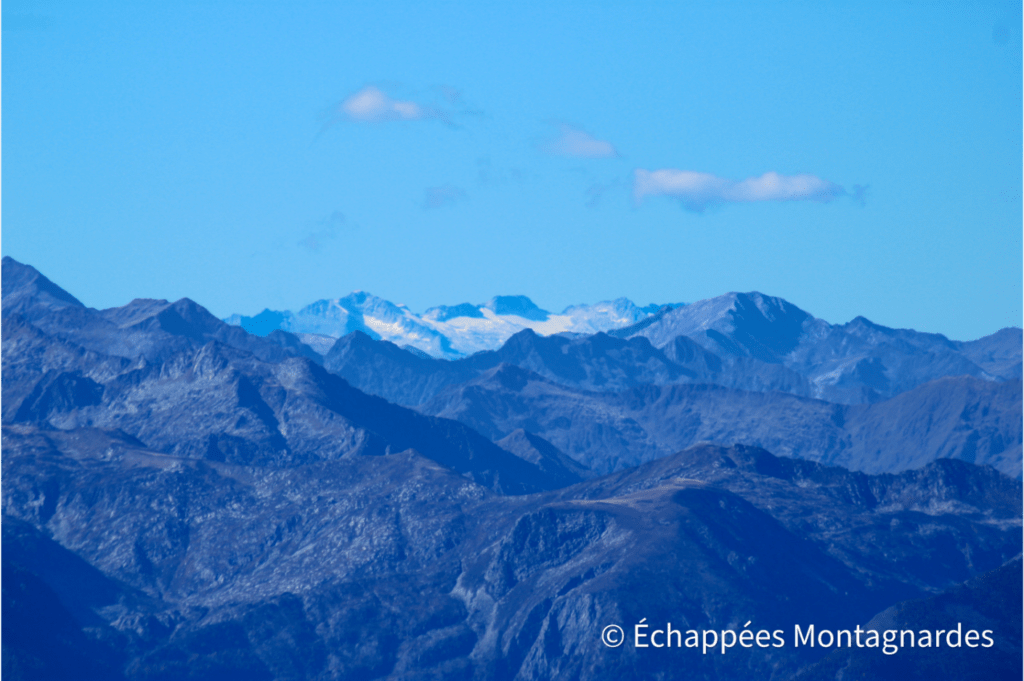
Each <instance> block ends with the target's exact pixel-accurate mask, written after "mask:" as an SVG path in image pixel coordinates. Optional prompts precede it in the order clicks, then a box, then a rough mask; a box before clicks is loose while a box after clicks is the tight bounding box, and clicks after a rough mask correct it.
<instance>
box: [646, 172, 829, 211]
mask: <svg viewBox="0 0 1024 681" xmlns="http://www.w3.org/2000/svg"><path fill="white" fill-rule="evenodd" d="M845 194H846V190H845V189H843V188H842V187H841V186H840V185H838V184H835V183H833V182H829V181H828V180H823V179H821V178H820V177H815V176H814V175H779V174H778V173H776V172H767V173H765V174H764V175H762V176H760V177H748V178H747V179H745V180H740V181H735V180H727V179H725V178H721V177H717V176H715V175H712V174H710V173H698V172H695V171H692V170H676V169H674V168H665V169H662V170H643V169H640V168H638V169H637V170H636V171H635V178H634V182H633V196H634V197H635V198H636V200H637V201H640V200H642V199H643V198H645V197H647V196H670V197H672V198H675V199H679V200H680V201H681V202H682V204H683V206H685V207H686V208H688V209H690V210H693V211H697V212H702V211H703V210H704V209H705V208H707V207H708V206H714V205H718V204H723V203H749V202H752V201H820V202H823V203H827V202H829V201H832V200H834V199H836V198H838V197H840V196H844V195H845Z"/></svg>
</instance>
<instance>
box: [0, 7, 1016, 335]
mask: <svg viewBox="0 0 1024 681" xmlns="http://www.w3.org/2000/svg"><path fill="white" fill-rule="evenodd" d="M2 10H3V44H2V49H3V55H2V56H3V65H2V78H3V81H2V87H3V111H2V114H3V128H2V134H3V138H2V141H3V146H2V162H3V166H2V172H3V178H2V179H3V190H2V210H3V213H2V218H3V231H2V238H3V241H2V248H3V252H4V254H5V255H10V256H12V257H14V258H16V259H18V260H21V261H23V262H27V263H29V264H32V265H34V266H35V267H37V268H38V269H40V270H41V271H42V272H43V273H44V274H46V275H47V276H49V277H50V278H51V279H53V280H54V281H56V282H57V283H58V284H60V285H61V286H63V287H65V288H66V289H68V290H69V291H71V292H72V293H73V294H75V295H76V296H78V297H79V298H80V299H81V300H83V301H84V302H85V303H86V304H88V305H91V306H94V307H110V306H114V305H121V304H124V303H126V302H128V301H129V300H130V299H132V298H134V297H151V298H167V299H171V300H173V299H177V298H180V297H183V296H188V297H191V298H193V299H195V300H197V301H198V302H200V303H201V304H203V305H205V306H206V307H208V308H209V309H210V310H211V311H212V312H214V313H215V314H217V315H218V316H227V315H228V314H231V313H235V312H238V313H242V314H254V313H256V312H258V311H260V310H261V309H263V308H264V307H270V308H273V309H298V308H299V307H302V306H303V305H306V304H308V303H310V302H312V301H314V300H317V299H320V298H327V297H336V296H341V295H344V294H346V293H348V292H350V291H352V290H356V289H361V290H366V291H370V292H372V293H374V294H376V295H379V296H381V297H384V298H387V299H389V300H391V301H393V302H396V303H404V304H407V305H408V306H409V307H410V308H411V309H413V310H414V311H418V312H421V311H423V310H424V309H425V308H427V307H429V306H433V305H439V304H448V305H452V304H457V303H461V302H473V303H480V302H483V301H485V300H487V299H489V298H490V297H492V296H494V295H497V294H525V295H528V296H530V297H531V298H532V299H533V300H534V301H535V302H536V303H537V304H539V305H540V306H541V307H544V308H546V309H550V310H554V311H560V310H561V309H562V308H563V307H565V306H567V305H570V304H574V303H583V302H596V301H598V300H604V299H609V298H616V297H619V296H626V297H629V298H631V299H632V300H634V302H636V303H638V304H640V305H645V304H648V303H651V302H656V303H665V302H680V301H684V302H690V301H694V300H698V299H701V298H707V297H711V296H715V295H719V294H722V293H725V292H727V291H749V290H759V291H762V292H764V293H768V294H771V295H778V296H782V297H784V298H786V299H788V300H790V301H791V302H793V303H795V304H797V305H799V306H800V307H802V308H804V309H805V310H807V311H809V312H811V313H812V314H815V315H816V316H818V317H821V318H824V319H826V320H828V321H830V322H846V321H849V320H850V319H851V318H853V317H854V316H857V315H863V316H866V317H868V318H869V319H871V320H873V321H876V322H878V323H882V324H886V325H889V326H899V327H910V328H916V329H918V330H922V331H933V332H939V333H944V334H946V335H948V336H950V337H952V338H957V339H971V338H977V337H980V336H982V335H985V334H988V333H992V332H993V331H996V330H997V329H999V328H1001V327H1004V326H1011V325H1013V326H1019V325H1021V314H1022V312H1021V299H1022V290H1021V281H1022V268H1021V261H1022V242H1021V232H1022V196H1021V186H1022V172H1021V160H1022V134H1021V120H1022V88H1021V82H1022V69H1021V62H1022V51H1021V14H1020V5H1019V3H1010V2H1006V3H999V2H989V3H913V4H911V3H902V4H898V5H897V4H896V3H888V2H877V3H873V2H860V3H842V4H840V3H816V2H784V3H771V2H758V3H740V2H717V3H710V2H709V3H703V2H695V3H682V2H647V3H644V2H628V3H627V2H588V3H557V2H544V3H540V2H537V3H530V2H525V3H524V2H517V3H488V2H440V3H430V4H429V5H427V4H425V3H403V2H346V3H327V2H317V3H313V2H309V3H302V2H289V3H273V4H272V3H263V2H191V3H159V2H157V3H134V4H128V3H71V2H31V3H28V2H23V1H18V0H7V2H4V3H3V6H2Z"/></svg>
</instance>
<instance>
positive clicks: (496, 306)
mask: <svg viewBox="0 0 1024 681" xmlns="http://www.w3.org/2000/svg"><path fill="white" fill-rule="evenodd" d="M659 309H661V307H660V306H657V305H648V306H647V307H643V308H641V307H637V306H636V305H634V304H633V303H632V302H630V301H629V300H627V299H626V298H619V299H618V300H613V301H604V302H600V303H596V304H594V305H573V306H570V307H567V308H566V309H565V310H563V311H562V312H561V314H552V313H550V312H548V311H546V310H542V309H541V308H539V307H537V305H535V304H534V302H533V301H532V300H530V299H529V298H527V297H526V296H496V297H494V298H492V299H491V300H489V301H488V302H486V303H484V304H482V305H471V304H470V303H462V304H460V305H451V306H448V305H441V306H439V307H432V308H430V309H428V310H427V311H426V312H424V313H423V314H422V315H416V314H414V313H413V312H411V311H410V310H409V309H408V308H407V307H405V306H404V305H395V304H393V303H390V302H388V301H386V300H384V299H383V298H378V297H376V296H373V295H370V294H368V293H364V292H362V291H357V292H355V293H352V294H350V295H348V296H345V297H344V298H335V299H331V300H320V301H317V302H315V303H313V304H312V305H308V306H306V307H304V308H302V309H301V310H299V311H298V312H296V313H293V312H290V311H283V312H277V311H274V310H264V311H263V312H261V313H260V314H258V315H256V316H254V317H245V316H242V315H237V314H236V315H232V316H230V317H228V318H226V319H225V320H224V321H225V322H227V323H229V324H232V325H235V326H241V327H242V328H244V329H245V330H247V331H249V332H250V333H252V334H255V335H258V336H265V335H267V334H269V333H270V332H272V331H274V330H275V329H281V330H284V331H289V332H292V333H295V334H298V335H300V336H304V335H311V336H316V337H322V338H335V339H337V338H341V337H342V336H345V335H346V334H349V333H352V332H354V331H360V332H362V333H364V334H366V335H367V336H369V337H370V338H373V339H375V340H386V341H390V342H392V343H394V344H396V345H398V346H400V347H406V348H409V349H414V350H419V351H421V352H424V353H426V354H427V355H429V356H431V357H438V358H444V359H455V358H458V357H463V356H466V355H471V354H473V353H475V352H480V351H483V350H494V349H496V348H498V347H499V346H501V344H502V343H504V342H505V341H506V340H508V339H509V338H510V337H511V336H513V335H515V334H516V333H518V332H520V331H522V330H523V329H531V330H533V331H535V332H537V333H539V334H541V335H552V334H557V333H582V334H593V333H597V332H599V331H608V330H609V329H616V328H620V327H623V326H629V325H631V324H635V323H636V322H637V321H639V320H641V319H645V318H646V317H648V316H649V315H651V314H653V313H655V312H657V311H658V310H659ZM315 343H320V345H321V347H323V348H324V349H323V351H322V352H321V350H320V349H319V348H318V349H317V351H318V352H320V354H326V352H327V344H326V343H325V342H324V341H318V340H314V344H315Z"/></svg>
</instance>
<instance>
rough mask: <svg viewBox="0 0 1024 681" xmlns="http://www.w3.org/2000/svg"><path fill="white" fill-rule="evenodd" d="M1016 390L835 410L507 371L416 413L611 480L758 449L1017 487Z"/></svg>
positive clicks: (721, 391) (978, 387)
mask: <svg viewBox="0 0 1024 681" xmlns="http://www.w3.org/2000/svg"><path fill="white" fill-rule="evenodd" d="M1022 399H1024V397H1022V390H1021V381H1020V380H1015V381H1005V382H992V381H983V380H980V379H975V378H971V377H969V376H961V377H956V378H942V379H939V380H936V381H933V382H931V383H926V384H924V385H921V386H918V387H917V388H914V389H912V390H909V391H907V392H905V393H902V394H900V395H898V396H897V397H894V398H892V399H890V400H887V401H885V402H878V403H875V404H870V405H866V404H862V405H841V404H832V403H828V402H824V401H821V400H814V399H809V398H803V397H798V396H795V395H787V394H784V393H778V392H775V393H766V392H754V391H741V390H735V389H731V388H725V387H722V386H713V385H685V384H676V385H657V386H656V385H646V386H642V387H635V388H632V389H629V390H624V391H619V392H596V391H585V390H580V389H577V388H573V387H569V386H567V385H566V384H565V383H556V382H554V381H551V380H549V379H548V378H546V377H543V376H540V375H539V374H536V373H533V372H530V371H528V370H526V369H523V368H520V367H519V366H515V365H511V364H502V365H499V366H498V367H495V368H493V369H490V370H488V371H486V372H484V373H482V374H480V375H479V376H477V377H476V378H474V379H472V380H470V381H467V382H465V383H461V384H459V385H457V386H451V387H449V388H446V389H444V390H443V391H441V392H440V393H438V394H437V395H436V396H434V397H433V398H432V399H430V400H429V401H427V402H426V403H424V404H423V405H421V406H420V407H419V409H420V410H421V411H423V412H424V413H428V414H433V415H436V416H443V417H445V418H451V419H456V420H458V421H460V422H462V423H464V424H466V425H467V426H469V427H471V428H473V429H474V430H477V431H479V432H481V433H483V434H484V435H486V436H487V437H490V438H491V439H494V440H499V439H500V438H503V437H506V436H507V435H508V434H510V433H512V432H514V431H516V430H518V429H525V430H526V431H529V432H531V433H535V434H537V435H540V436H541V437H543V438H545V439H546V440H548V441H550V442H551V443H552V444H554V445H555V446H556V447H558V448H560V449H561V450H562V451H564V452H565V453H566V454H568V455H569V456H571V457H573V458H574V459H576V460H577V461H580V462H581V463H583V464H585V465H586V466H588V467H589V468H591V469H593V470H595V471H598V472H602V473H607V472H611V471H614V470H619V469H622V468H625V467H628V466H635V465H637V464H639V463H642V462H645V461H650V460H652V459H656V458H659V457H662V456H666V455H668V454H670V453H672V452H675V451H678V450H680V449H684V448H686V447H690V446H692V445H694V444H696V443H699V442H704V441H709V442H716V443H719V444H724V445H732V444H744V445H751V446H758V447H763V448H765V449H768V450H770V451H773V452H777V453H778V454H780V455H785V456H792V457H797V458H801V459H809V460H811V461H820V462H822V463H828V464H833V465H842V466H844V467H846V468H849V469H851V470H859V471H866V472H869V473H883V472H899V471H903V470H907V469H912V468H919V467H921V466H924V465H926V464H927V463H929V462H931V461H934V460H936V459H943V458H956V459H961V460H964V461H968V462H970V463H977V464H987V465H991V466H994V467H996V468H998V469H999V470H1000V471H1002V472H1003V473H1005V474H1007V475H1010V476H1014V477H1020V475H1021V466H1022V435H1021V433H1022V431H1024V421H1022V415H1021V403H1022Z"/></svg>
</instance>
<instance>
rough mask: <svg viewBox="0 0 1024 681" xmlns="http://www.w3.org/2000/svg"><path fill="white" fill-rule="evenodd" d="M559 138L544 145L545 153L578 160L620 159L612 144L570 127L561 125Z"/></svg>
mask: <svg viewBox="0 0 1024 681" xmlns="http://www.w3.org/2000/svg"><path fill="white" fill-rule="evenodd" d="M558 127H559V135H558V138H557V139H555V140H552V141H551V142H548V143H547V144H546V145H544V147H543V149H544V151H546V152H548V153H549V154H555V155H556V156H575V157H577V158H618V156H619V152H618V151H616V150H615V147H614V146H612V143H611V142H606V141H604V140H599V139H597V138H596V137H594V136H593V135H591V134H589V133H586V132H583V131H582V130H577V129H576V128H572V127H570V126H568V125H559V126H558Z"/></svg>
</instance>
